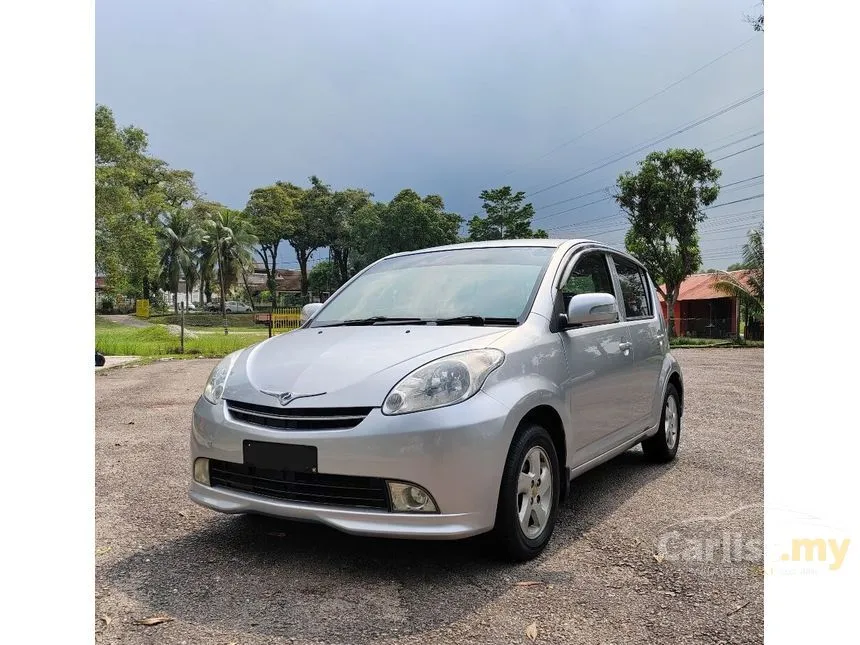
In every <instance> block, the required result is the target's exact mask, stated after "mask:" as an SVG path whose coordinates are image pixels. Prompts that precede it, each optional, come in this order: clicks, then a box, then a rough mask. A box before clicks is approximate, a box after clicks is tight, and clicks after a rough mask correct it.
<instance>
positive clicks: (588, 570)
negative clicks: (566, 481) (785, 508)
mask: <svg viewBox="0 0 860 645" xmlns="http://www.w3.org/2000/svg"><path fill="white" fill-rule="evenodd" d="M676 354H677V356H678V357H679V360H680V361H681V363H682V365H683V368H684V371H685V378H686V386H687V408H686V415H685V417H684V433H683V434H682V439H681V452H680V454H679V458H678V460H677V461H676V462H674V463H673V464H670V465H666V466H653V465H650V464H647V463H646V462H645V461H644V460H643V458H642V454H641V451H640V450H639V449H638V448H637V449H634V450H631V451H628V452H627V453H625V454H624V455H622V456H621V457H619V458H618V459H616V460H614V461H612V462H610V463H608V464H605V465H603V466H601V467H600V468H598V469H596V470H594V471H592V472H591V473H588V474H586V475H584V476H582V477H581V478H579V479H578V480H576V481H575V491H574V496H573V498H572V500H570V501H569V502H568V503H567V504H566V505H565V506H564V507H563V509H562V510H561V512H560V514H559V525H558V527H557V529H556V532H555V534H554V536H553V540H552V543H551V546H550V548H549V549H548V551H547V552H546V553H545V554H544V555H543V556H542V557H541V558H540V559H538V560H536V561H532V562H529V563H526V564H523V565H518V566H511V565H506V564H501V563H498V562H494V561H492V560H490V559H488V557H487V556H486V554H485V552H486V548H485V545H484V543H483V542H482V541H481V540H480V539H473V540H470V541H466V542H461V543H445V542H406V541H389V540H379V539H368V538H356V537H351V536H346V535H342V534H340V533H337V532H335V531H333V530H330V529H327V528H323V527H318V526H314V525H303V524H291V523H286V522H278V521H275V520H267V519H257V520H254V519H251V518H244V517H230V516H222V515H219V514H216V513H213V512H210V511H208V510H206V509H203V508H199V507H197V506H195V505H193V504H191V503H190V502H189V501H188V499H187V497H186V485H187V480H188V477H189V475H190V473H189V465H188V463H187V452H188V426H189V415H190V410H191V407H192V404H193V402H194V400H195V399H196V398H197V396H198V394H199V392H200V391H201V389H202V387H203V383H204V381H205V379H206V376H207V374H208V372H209V370H210V369H211V368H212V366H213V365H214V363H215V362H214V361H204V360H193V361H175V362H162V363H156V364H153V365H148V366H142V367H133V368H130V369H123V370H111V371H107V372H104V373H101V374H98V375H96V419H97V421H96V424H97V425H96V537H97V544H96V547H97V551H96V554H97V555H96V592H97V593H96V601H95V604H96V616H95V625H96V629H97V630H98V632H99V633H98V634H97V637H96V639H97V642H100V643H140V644H143V643H159V644H162V643H177V644H180V643H185V644H192V643H222V644H226V643H233V642H235V643H238V644H242V645H247V644H263V643H293V642H295V643H323V642H324V643H329V644H331V643H357V644H361V643H374V644H377V643H414V644H418V643H421V644H425V643H428V644H433V643H452V644H453V643H457V644H463V643H493V644H496V643H529V642H531V641H530V640H529V638H528V637H527V636H526V630H527V628H528V626H529V625H530V624H532V623H535V625H536V628H537V641H536V642H538V643H648V644H652V643H760V642H762V640H763V627H762V620H763V610H762V597H763V579H762V576H761V573H760V570H759V569H758V567H757V566H755V565H756V563H755V562H748V561H728V562H726V561H724V559H723V558H722V557H721V555H720V553H721V552H720V550H719V547H717V551H716V552H715V554H714V557H712V558H711V559H712V560H713V562H711V563H705V564H702V562H701V561H700V560H701V558H699V560H697V558H696V550H695V549H693V550H692V551H690V552H689V553H687V555H686V559H679V558H678V555H679V552H680V546H679V545H683V544H686V545H691V544H692V545H696V544H703V543H704V542H703V540H704V539H710V538H714V539H716V540H719V539H721V536H722V535H723V534H724V533H725V532H729V533H731V534H737V535H739V536H741V537H742V539H744V540H748V539H758V540H761V536H762V517H761V502H762V496H763V481H762V479H763V476H762V470H763V461H762V448H763V446H762V418H763V414H762V401H763V392H762V388H763V381H762V373H763V364H762V355H763V352H762V351H761V350H757V349H742V350H738V349H706V350H702V349H684V350H678V351H677V352H676ZM748 505H751V506H748ZM738 509H740V510H738ZM733 511H734V513H733ZM724 515H728V517H726V518H725V519H722V520H703V521H698V522H696V521H693V522H686V523H683V522H684V521H685V520H690V519H691V518H696V517H700V516H711V517H714V516H724ZM678 522H682V523H681V524H677V523H678ZM673 525H674V526H673ZM672 530H679V531H680V532H679V533H676V534H671V531H672ZM666 535H670V536H671V535H674V537H672V540H674V541H671V540H670V544H669V546H668V547H666V546H665V540H664V546H663V547H661V546H660V541H659V540H660V536H664V537H665V536H666ZM697 540H698V541H697ZM685 548H687V547H685ZM687 550H688V551H689V548H687ZM655 554H656V557H655ZM726 560H731V558H728V557H727V558H726ZM759 563H760V560H759ZM524 581H525V582H538V583H540V584H535V585H530V586H518V585H517V584H516V583H517V582H524ZM154 615H166V616H169V617H171V618H173V620H172V621H171V622H166V623H163V624H159V625H155V626H142V625H137V624H135V623H134V622H133V621H134V619H135V618H138V619H139V618H144V617H150V616H154ZM101 616H106V617H108V618H109V619H110V624H109V625H107V626H106V625H105V622H104V621H103V620H101V618H100V617H101Z"/></svg>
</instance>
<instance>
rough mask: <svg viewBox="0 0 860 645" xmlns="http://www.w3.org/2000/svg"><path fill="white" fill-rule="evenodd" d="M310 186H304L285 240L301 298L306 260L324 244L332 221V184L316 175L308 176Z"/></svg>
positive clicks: (305, 281) (305, 291)
mask: <svg viewBox="0 0 860 645" xmlns="http://www.w3.org/2000/svg"><path fill="white" fill-rule="evenodd" d="M310 182H311V187H310V188H308V189H306V190H304V192H303V194H302V196H301V198H300V199H299V200H298V209H297V210H296V212H295V214H294V216H293V217H292V221H291V223H290V228H289V230H288V232H287V236H286V240H287V242H289V244H290V246H291V247H293V251H295V253H296V261H297V262H298V264H299V273H300V274H301V289H302V300H303V301H304V300H306V299H307V295H308V261H309V260H310V259H311V256H312V255H313V252H314V251H316V250H317V249H318V248H320V247H322V246H324V245H325V244H326V239H325V238H326V228H327V223H328V222H330V221H331V217H332V216H331V209H332V196H331V188H330V187H329V186H328V185H327V184H324V183H323V182H322V180H320V179H319V177H317V176H316V175H314V176H312V177H310Z"/></svg>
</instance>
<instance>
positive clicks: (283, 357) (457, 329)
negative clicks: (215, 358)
mask: <svg viewBox="0 0 860 645" xmlns="http://www.w3.org/2000/svg"><path fill="white" fill-rule="evenodd" d="M511 331H512V328H499V327H470V326H436V325H426V326H424V325H373V326H360V327H311V328H307V329H297V330H295V331H292V332H289V333H286V334H283V335H280V336H276V337H274V338H272V339H270V340H267V341H264V342H262V343H260V344H258V345H255V346H254V347H251V348H249V349H248V350H246V351H244V352H242V354H241V355H240V356H239V358H238V359H237V361H236V364H235V365H234V367H233V370H232V372H231V374H230V378H229V379H228V382H227V387H226V389H225V393H224V398H226V399H234V400H239V401H244V402H247V403H258V404H262V405H273V404H274V405H277V403H276V402H277V399H276V398H274V396H273V395H272V394H265V393H264V391H267V392H270V393H273V394H275V396H276V393H280V392H291V393H292V394H293V396H294V397H295V396H300V395H307V394H314V395H319V396H313V397H307V398H300V399H297V400H296V401H295V402H294V403H292V404H290V405H291V406H292V407H376V406H380V405H382V401H383V399H384V398H385V396H386V395H387V394H388V392H389V391H390V390H391V388H392V387H394V385H396V384H397V382H398V381H399V380H400V379H402V378H403V377H404V376H406V375H407V374H408V373H409V372H411V371H412V370H414V369H416V368H418V367H420V366H421V365H424V364H425V363H427V362H429V361H431V360H433V359H435V358H438V357H441V356H446V355H448V354H451V353H454V352H457V351H463V350H466V349H476V348H481V347H489V346H491V345H492V343H493V342H494V341H496V340H498V339H499V338H501V337H502V336H504V335H505V334H507V333H510V332H511Z"/></svg>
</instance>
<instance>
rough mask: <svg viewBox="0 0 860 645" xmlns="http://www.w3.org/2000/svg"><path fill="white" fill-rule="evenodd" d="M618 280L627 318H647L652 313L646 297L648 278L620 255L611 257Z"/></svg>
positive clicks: (648, 299) (649, 301)
mask: <svg viewBox="0 0 860 645" xmlns="http://www.w3.org/2000/svg"><path fill="white" fill-rule="evenodd" d="M612 261H613V262H614V263H615V271H616V272H617V273H618V282H619V283H620V284H621V298H622V300H623V301H624V311H625V312H626V314H627V318H649V317H651V315H652V313H653V312H652V309H651V300H650V298H649V297H648V288H647V286H646V285H647V284H648V280H647V279H646V277H645V273H644V272H643V271H642V269H640V268H639V267H638V266H636V265H635V264H633V263H632V262H630V261H629V260H625V259H624V258H620V257H613V258H612Z"/></svg>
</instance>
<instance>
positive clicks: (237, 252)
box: [205, 207, 257, 334]
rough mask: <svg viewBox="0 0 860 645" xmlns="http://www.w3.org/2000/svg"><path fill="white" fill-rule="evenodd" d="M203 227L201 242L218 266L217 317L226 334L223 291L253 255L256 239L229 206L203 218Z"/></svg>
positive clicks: (235, 278)
mask: <svg viewBox="0 0 860 645" xmlns="http://www.w3.org/2000/svg"><path fill="white" fill-rule="evenodd" d="M205 227H206V236H205V241H206V243H207V244H208V245H209V246H210V247H211V248H212V249H213V250H214V255H215V258H214V259H215V261H216V262H217V266H218V283H219V290H220V292H221V316H222V318H223V319H224V334H227V311H226V301H227V292H228V289H229V287H230V286H231V285H232V284H233V283H235V282H236V281H237V280H238V276H239V273H240V271H242V267H244V266H246V265H247V263H248V261H249V259H252V258H253V256H252V249H253V246H254V245H255V244H256V243H257V238H256V237H255V236H254V235H252V234H251V233H250V232H249V230H248V224H247V222H246V221H245V220H244V219H243V218H242V214H241V212H240V211H234V210H230V209H229V208H223V207H222V208H220V209H219V210H218V211H217V212H216V213H214V214H213V216H212V218H211V219H209V220H208V221H206V223H205Z"/></svg>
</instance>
